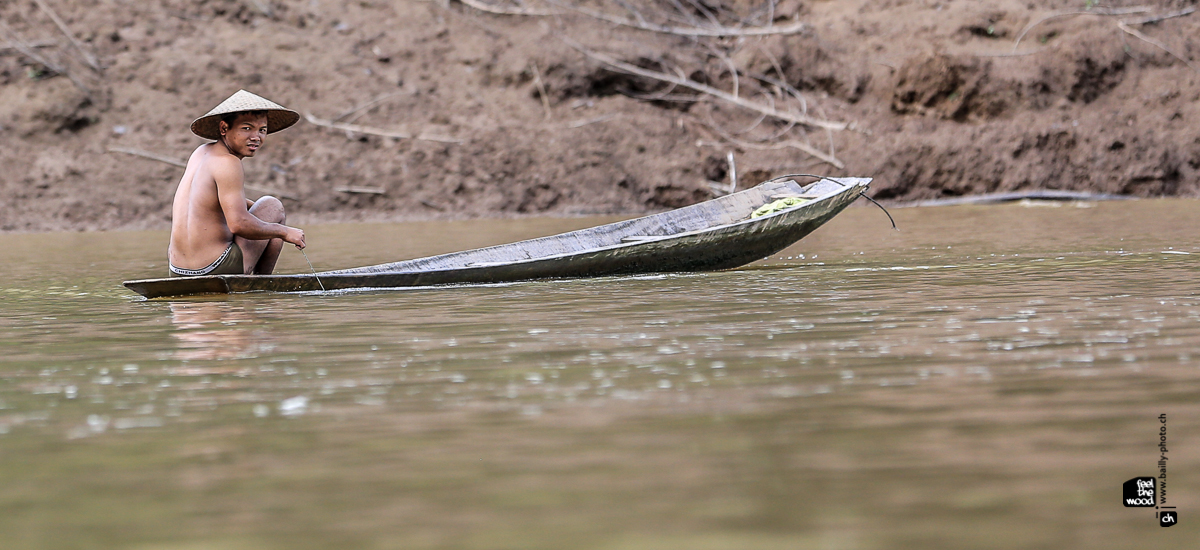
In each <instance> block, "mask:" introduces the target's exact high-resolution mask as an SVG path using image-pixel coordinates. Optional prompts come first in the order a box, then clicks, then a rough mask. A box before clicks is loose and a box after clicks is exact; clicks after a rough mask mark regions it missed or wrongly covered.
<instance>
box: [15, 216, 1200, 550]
mask: <svg viewBox="0 0 1200 550" xmlns="http://www.w3.org/2000/svg"><path fill="white" fill-rule="evenodd" d="M1198 206H1200V204H1198V203H1197V202H1196V201H1185V200H1172V201H1138V202H1123V203H1098V204H1081V205H1072V204H1067V205H1045V204H1039V203H1026V204H1009V205H1001V206H957V207H940V208H912V209H898V210H895V211H893V214H894V216H895V217H896V221H897V222H898V223H899V225H900V229H901V231H899V232H895V231H892V230H891V228H890V225H889V224H888V223H887V219H886V217H884V216H883V214H882V213H881V212H879V211H878V210H876V209H874V208H870V209H868V208H857V207H856V208H851V209H849V210H847V211H846V212H844V213H843V214H842V215H841V216H839V217H838V218H837V219H835V220H833V221H832V222H830V223H829V224H828V225H827V226H825V227H823V228H822V229H820V230H819V231H818V232H817V233H815V234H813V235H811V236H810V237H808V238H807V239H805V240H804V241H802V242H801V243H799V244H797V245H795V246H793V247H792V248H790V249H788V250H786V251H784V252H783V253H781V254H779V255H776V256H775V257H773V258H771V259H769V260H767V261H764V262H760V263H758V264H754V265H752V266H750V267H747V268H745V269H740V270H735V271H727V272H719V273H707V274H680V275H663V276H646V277H626V278H603V279H594V280H573V281H543V282H529V283H520V284H509V285H494V286H476V287H454V288H426V289H410V290H402V291H389V292H380V291H373V292H349V293H314V294H306V295H272V294H250V295H238V296H232V297H221V298H205V299H193V300H187V301H143V300H141V299H140V298H138V297H136V296H135V295H133V294H132V293H130V292H128V291H126V290H125V289H123V288H122V287H121V286H120V284H119V283H120V281H121V280H123V279H134V278H145V277H156V276H161V274H163V273H164V272H165V266H164V263H163V262H164V258H165V247H166V238H167V235H166V233H163V232H145V233H134V232H125V233H99V234H82V233H78V234H76V233H70V234H68V233H57V234H29V235H24V234H18V235H5V236H4V240H5V246H4V247H2V248H0V266H3V267H0V270H2V271H0V272H2V273H3V274H4V279H3V281H2V282H0V308H2V311H3V318H2V319H3V325H2V326H0V352H2V353H0V547H2V548H5V549H34V548H37V549H47V548H71V549H74V548H79V549H84V548H138V549H143V548H144V549H151V548H153V549H176V548H178V549H193V548H205V549H250V548H255V549H263V548H266V549H275V548H278V549H288V550H292V549H309V548H312V549H329V548H379V549H384V548H415V549H423V548H468V549H475V548H479V549H485V548H487V549H492V548H513V549H566V548H583V549H642V548H654V549H689V550H694V549H698V550H704V549H738V550H756V549H776V548H779V549H783V548H787V549H807V548H814V549H815V548H822V549H843V548H845V549H852V548H880V549H883V548H889V549H891V548H913V549H928V548H955V549H970V548H1081V549H1082V548H1088V549H1097V548H1099V549H1105V548H1113V549H1116V548H1133V547H1142V546H1151V547H1155V548H1186V547H1194V543H1195V541H1196V540H1200V536H1198V535H1200V527H1198V526H1200V469H1198V468H1197V466H1198V465H1200V426H1198V424H1200V422H1198V421H1200V369H1198V367H1200V295H1198V294H1197V283H1200V245H1197V243H1196V235H1197V233H1198V231H1197V230H1200V223H1198V221H1197V214H1196V213H1197V211H1198V208H1197V207H1198ZM604 221H609V220H602V219H567V220H548V219H526V220H501V221H473V222H453V223H451V222H423V223H403V224H376V225H331V226H313V227H306V228H305V229H306V232H307V234H308V241H309V248H308V252H309V257H310V258H312V260H313V263H314V264H316V266H317V268H318V269H337V268H344V267H352V266H357V265H364V264H371V263H381V262H387V261H394V260H398V259H403V258H408V257H414V256H419V255H426V254H432V253H438V252H446V251H451V250H458V249H463V248H467V247H474V246H480V245H485V244H494V243H498V242H506V241H510V240H514V239H519V238H525V237H532V236H538V235H545V234H550V233H554V232H558V231H565V230H570V229H576V228H580V227H585V226H589V225H594V224H596V223H600V222H604ZM280 270H281V271H282V272H302V271H306V270H307V264H305V263H304V259H303V257H302V256H300V255H299V253H296V252H295V251H294V250H293V251H287V252H285V257H284V258H283V260H282V262H281V266H280ZM1164 414H1165V415H1166V416H1165V417H1164V418H1165V419H1166V424H1165V427H1166V428H1167V436H1168V449H1169V452H1168V456H1169V460H1168V461H1167V462H1168V464H1169V466H1168V474H1167V476H1168V477H1167V492H1166V498H1167V502H1166V503H1165V505H1168V506H1177V507H1178V508H1177V510H1178V512H1179V518H1180V522H1179V525H1177V526H1176V527H1174V528H1171V529H1162V528H1160V527H1159V526H1158V523H1157V520H1156V519H1155V510H1154V509H1152V508H1151V509H1145V508H1126V507H1124V506H1122V504H1121V488H1122V483H1124V482H1125V481H1126V480H1128V479H1130V478H1133V477H1136V476H1156V477H1157V476H1159V475H1160V472H1159V469H1158V468H1159V465H1158V463H1159V460H1160V451H1159V449H1158V447H1157V445H1158V444H1159V443H1160V430H1161V428H1162V427H1163V426H1164V424H1162V423H1161V421H1160V420H1159V415H1164ZM1188 540H1191V541H1192V543H1187V542H1186V541H1188Z"/></svg>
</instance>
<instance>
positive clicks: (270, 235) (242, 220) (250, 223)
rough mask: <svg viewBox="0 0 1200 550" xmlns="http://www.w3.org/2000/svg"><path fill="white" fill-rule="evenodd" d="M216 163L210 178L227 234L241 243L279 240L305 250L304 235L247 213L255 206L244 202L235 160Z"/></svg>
mask: <svg viewBox="0 0 1200 550" xmlns="http://www.w3.org/2000/svg"><path fill="white" fill-rule="evenodd" d="M216 160H217V162H214V163H213V166H212V175H213V179H214V180H215V181H216V183H217V200H219V201H220V203H221V212H223V213H224V214H225V223H226V224H228V225H229V230H230V231H232V232H233V234H234V235H237V236H239V237H242V238H243V239H250V240H252V241H261V240H266V239H276V238H278V239H283V240H284V241H286V242H289V243H292V244H294V245H296V246H297V247H299V248H304V232H303V231H301V230H299V229H297V228H295V227H288V226H286V225H283V224H279V223H267V222H264V221H262V220H260V219H258V218H257V217H255V216H254V215H253V214H251V213H250V211H249V210H248V206H249V205H253V204H254V203H252V202H250V201H249V200H248V199H247V198H246V190H245V186H244V179H243V178H244V176H243V174H242V164H241V161H239V160H237V159H234V158H229V159H216Z"/></svg>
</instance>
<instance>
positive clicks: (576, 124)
mask: <svg viewBox="0 0 1200 550" xmlns="http://www.w3.org/2000/svg"><path fill="white" fill-rule="evenodd" d="M619 116H621V115H620V114H619V113H611V114H607V115H601V116H598V117H596V118H585V119H581V120H576V121H572V122H570V123H568V124H567V128H570V129H574V128H582V127H584V126H587V125H589V124H597V123H600V122H604V121H606V120H612V119H614V118H617V117H619Z"/></svg>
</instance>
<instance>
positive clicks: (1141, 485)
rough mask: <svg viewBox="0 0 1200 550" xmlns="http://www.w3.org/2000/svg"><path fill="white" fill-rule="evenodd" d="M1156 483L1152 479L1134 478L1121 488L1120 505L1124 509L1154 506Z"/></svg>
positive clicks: (1156, 494) (1156, 495) (1156, 496)
mask: <svg viewBox="0 0 1200 550" xmlns="http://www.w3.org/2000/svg"><path fill="white" fill-rule="evenodd" d="M1156 481H1157V480H1155V479H1154V478H1152V477H1135V478H1133V479H1131V480H1129V481H1126V482H1125V485H1124V486H1122V489H1123V491H1122V495H1121V503H1122V504H1124V505H1125V507H1127V508H1129V507H1138V508H1143V507H1149V506H1154V505H1155V502H1156V501H1157V500H1158V491H1157V485H1156Z"/></svg>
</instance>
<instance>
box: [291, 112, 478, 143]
mask: <svg viewBox="0 0 1200 550" xmlns="http://www.w3.org/2000/svg"><path fill="white" fill-rule="evenodd" d="M304 119H305V120H307V121H308V122H309V123H310V124H314V125H317V126H321V127H323V128H332V129H334V130H341V131H343V132H349V133H353V134H367V135H371V136H380V137H390V138H395V139H416V140H422V141H436V142H438V143H462V142H463V141H465V140H462V139H458V138H452V137H445V136H433V135H425V134H419V135H416V136H414V135H412V134H409V133H405V132H395V131H392V130H384V129H381V128H372V127H370V126H359V125H358V124H346V123H342V122H333V121H330V120H322V119H319V118H317V117H315V116H313V115H312V113H305V114H304Z"/></svg>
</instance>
